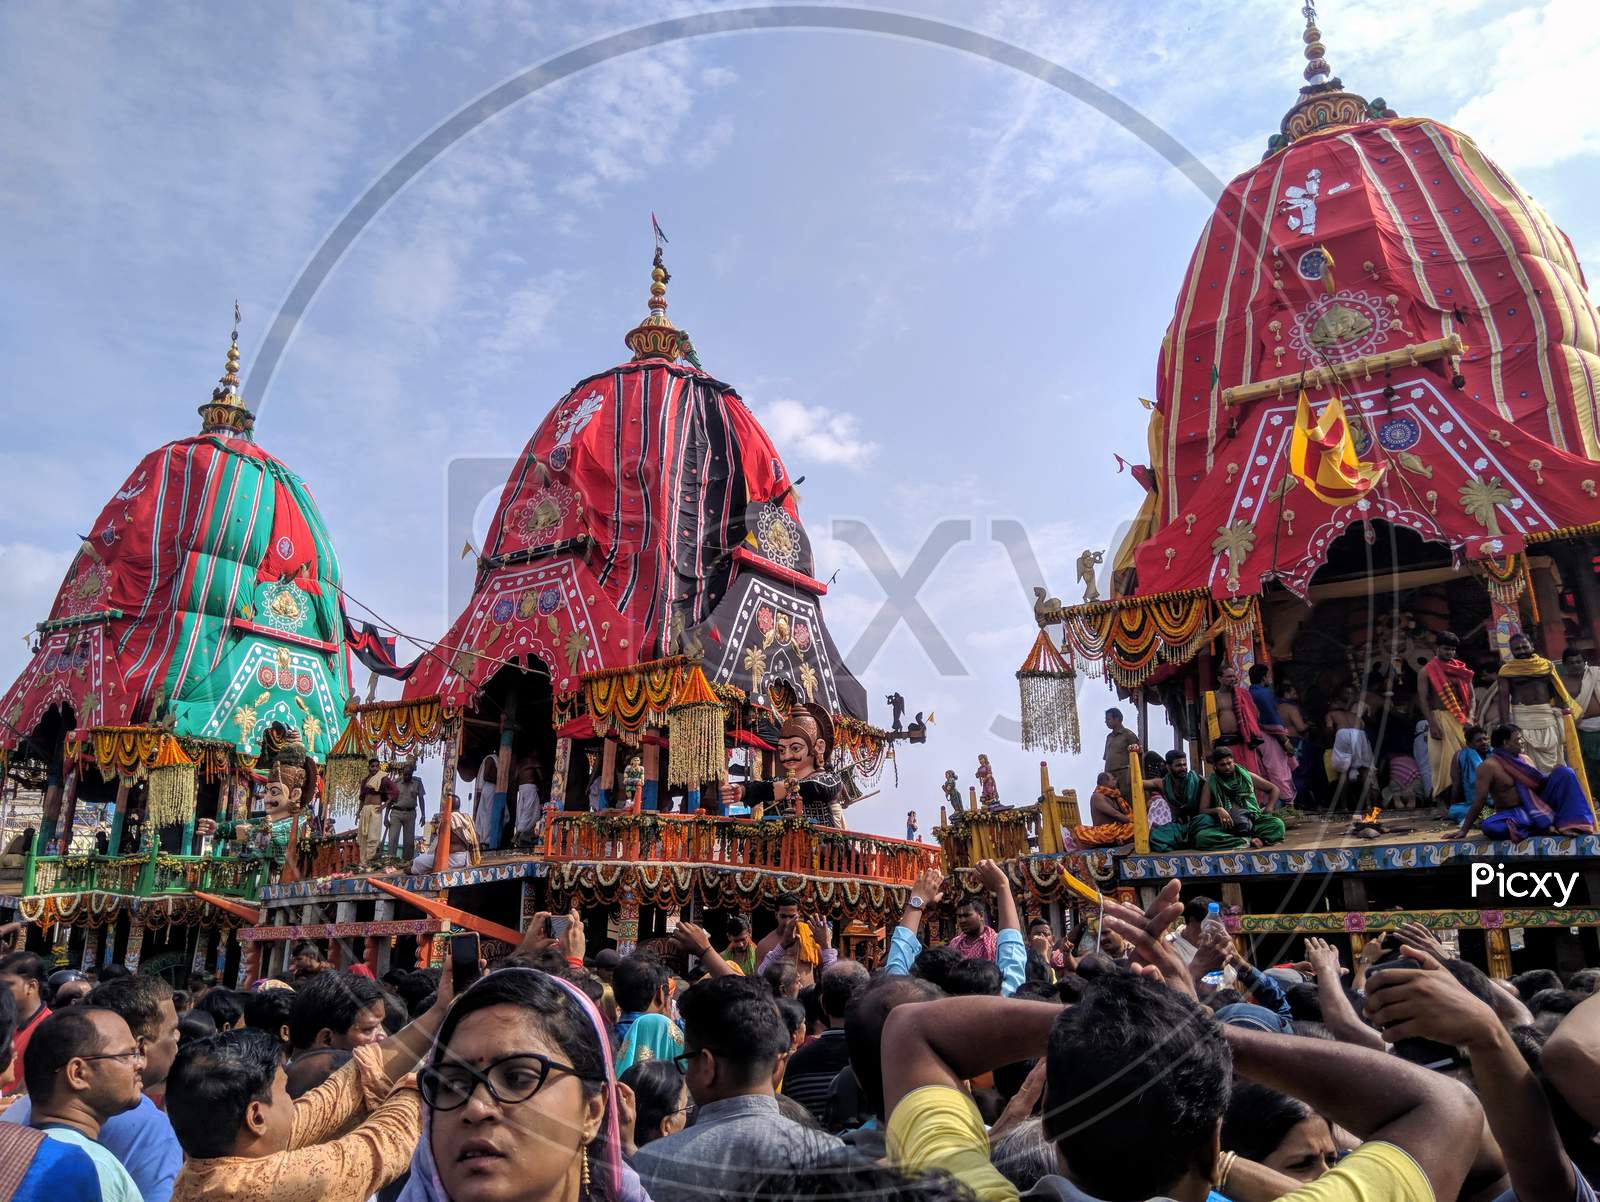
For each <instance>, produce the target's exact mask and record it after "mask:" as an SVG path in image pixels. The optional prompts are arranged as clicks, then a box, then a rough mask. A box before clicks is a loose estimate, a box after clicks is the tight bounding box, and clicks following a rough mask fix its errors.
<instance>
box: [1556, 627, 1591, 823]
mask: <svg viewBox="0 0 1600 1202" xmlns="http://www.w3.org/2000/svg"><path fill="white" fill-rule="evenodd" d="M1561 683H1562V684H1564V685H1566V686H1567V695H1568V696H1569V697H1571V698H1572V699H1573V701H1575V702H1576V703H1577V705H1578V711H1577V712H1578V745H1579V747H1581V748H1582V749H1583V768H1584V771H1585V773H1586V774H1587V775H1588V777H1589V792H1590V793H1591V794H1592V793H1593V792H1594V791H1595V789H1596V788H1597V787H1600V668H1597V667H1595V666H1594V665H1593V664H1591V663H1590V662H1589V661H1588V660H1587V659H1586V658H1584V654H1583V652H1582V651H1580V650H1579V649H1578V648H1576V647H1568V648H1567V649H1566V651H1565V652H1564V653H1563V654H1562V656H1561Z"/></svg>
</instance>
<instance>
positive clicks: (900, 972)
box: [883, 868, 944, 977]
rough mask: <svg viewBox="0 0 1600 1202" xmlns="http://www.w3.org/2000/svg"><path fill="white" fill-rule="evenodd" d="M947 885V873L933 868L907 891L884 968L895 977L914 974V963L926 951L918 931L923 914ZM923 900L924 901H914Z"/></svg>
mask: <svg viewBox="0 0 1600 1202" xmlns="http://www.w3.org/2000/svg"><path fill="white" fill-rule="evenodd" d="M943 887H944V873H943V872H941V871H940V870H939V869H937V868H930V869H928V870H927V871H926V872H924V873H923V874H922V875H921V876H919V877H918V878H917V883H916V884H914V885H912V886H911V892H910V893H908V894H906V906H905V909H903V910H901V911H900V923H899V925H898V926H896V927H895V929H894V931H893V932H892V933H891V934H890V936H889V956H888V959H887V960H885V961H884V965H883V971H884V972H885V973H887V974H888V975H889V976H891V977H905V976H910V975H911V965H912V964H913V963H914V962H915V960H916V958H917V956H918V955H919V954H920V953H921V951H922V941H921V940H920V939H918V938H917V934H918V932H919V931H921V930H922V918H923V914H924V912H925V911H926V909H927V907H929V906H931V905H932V904H933V903H934V902H935V901H937V900H938V899H939V890H940V889H941V888H943ZM914 902H920V903H921V904H920V905H916V904H913V903H914Z"/></svg>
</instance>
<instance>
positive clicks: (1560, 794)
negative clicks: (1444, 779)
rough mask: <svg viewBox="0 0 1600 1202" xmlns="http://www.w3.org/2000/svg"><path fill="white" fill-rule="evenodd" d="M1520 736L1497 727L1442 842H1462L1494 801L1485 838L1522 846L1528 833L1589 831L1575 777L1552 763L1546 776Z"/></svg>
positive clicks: (1590, 817)
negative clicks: (1469, 794)
mask: <svg viewBox="0 0 1600 1202" xmlns="http://www.w3.org/2000/svg"><path fill="white" fill-rule="evenodd" d="M1523 736H1524V732H1523V731H1521V730H1519V729H1518V728H1517V727H1516V725H1514V724H1512V725H1508V726H1500V727H1496V728H1495V732H1494V734H1493V735H1491V736H1490V741H1491V743H1492V744H1493V747H1494V750H1493V751H1491V752H1490V753H1489V758H1488V759H1486V760H1484V761H1483V763H1482V764H1480V765H1479V766H1478V773H1477V784H1476V787H1475V788H1474V790H1473V798H1472V800H1471V802H1470V803H1469V804H1468V806H1467V814H1466V817H1465V819H1463V821H1462V823H1461V829H1459V830H1455V831H1452V832H1450V834H1448V835H1446V836H1445V838H1446V839H1464V838H1466V837H1467V835H1468V834H1469V833H1470V832H1471V831H1472V824H1473V823H1474V822H1475V821H1476V820H1477V817H1478V814H1479V813H1480V812H1481V811H1482V810H1483V805H1484V802H1486V801H1490V800H1492V801H1493V802H1494V812H1493V813H1491V814H1490V815H1489V816H1488V817H1487V818H1485V819H1484V820H1483V833H1484V834H1485V835H1487V836H1488V837H1489V838H1490V839H1497V840H1498V839H1509V840H1510V841H1512V842H1514V843H1518V842H1521V841H1522V840H1523V839H1526V838H1528V837H1530V836H1532V835H1585V834H1592V833H1593V832H1594V808H1593V806H1592V805H1591V804H1590V802H1589V798H1588V797H1587V796H1585V794H1584V790H1583V787H1582V784H1581V783H1580V780H1579V777H1578V775H1577V773H1575V772H1573V770H1572V769H1571V768H1568V767H1567V766H1566V765H1564V764H1561V765H1557V766H1556V767H1555V768H1553V769H1551V770H1550V771H1549V772H1548V773H1546V772H1540V771H1539V770H1538V769H1537V768H1535V767H1534V766H1533V765H1532V764H1530V763H1529V762H1528V757H1527V744H1526V742H1525V740H1524V737H1523Z"/></svg>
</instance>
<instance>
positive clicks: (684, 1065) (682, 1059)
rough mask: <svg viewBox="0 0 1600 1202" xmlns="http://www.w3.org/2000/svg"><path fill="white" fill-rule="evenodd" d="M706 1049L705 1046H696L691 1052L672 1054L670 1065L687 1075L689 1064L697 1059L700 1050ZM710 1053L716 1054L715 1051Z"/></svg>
mask: <svg viewBox="0 0 1600 1202" xmlns="http://www.w3.org/2000/svg"><path fill="white" fill-rule="evenodd" d="M707 1050H708V1049H706V1048H698V1049H696V1050H695V1051H693V1052H685V1053H683V1055H681V1056H674V1057H673V1058H672V1067H673V1068H675V1069H677V1070H678V1072H679V1073H680V1074H682V1075H683V1076H685V1077H687V1076H688V1075H689V1066H690V1065H691V1064H693V1063H694V1062H695V1061H696V1060H697V1059H699V1057H700V1053H701V1052H704V1051H707ZM711 1054H712V1055H713V1056H714V1055H716V1053H715V1052H712V1053H711Z"/></svg>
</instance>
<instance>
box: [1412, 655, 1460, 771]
mask: <svg viewBox="0 0 1600 1202" xmlns="http://www.w3.org/2000/svg"><path fill="white" fill-rule="evenodd" d="M1436 644H1437V647H1438V654H1436V655H1435V656H1434V657H1433V658H1432V659H1430V660H1429V661H1428V662H1427V663H1426V664H1424V665H1423V668H1422V671H1421V672H1419V673H1417V712H1418V713H1421V714H1423V715H1425V716H1426V717H1427V720H1428V770H1429V779H1430V780H1431V781H1432V782H1433V795H1434V796H1435V797H1437V796H1438V795H1439V794H1441V793H1443V794H1446V795H1448V794H1449V792H1450V786H1451V783H1452V777H1451V769H1452V768H1453V767H1454V766H1455V762H1456V757H1457V756H1458V755H1460V754H1461V750H1462V748H1464V747H1465V746H1466V745H1467V739H1466V729H1467V727H1468V726H1470V725H1471V724H1472V723H1471V714H1470V709H1469V707H1470V706H1471V705H1472V669H1471V668H1469V667H1467V665H1466V664H1464V663H1462V662H1461V660H1459V659H1458V658H1457V653H1458V652H1459V651H1460V648H1461V640H1460V639H1458V638H1457V637H1456V636H1455V635H1453V634H1451V633H1450V632H1449V631H1448V630H1446V631H1444V632H1443V633H1441V634H1440V635H1439V637H1438V639H1437V640H1436Z"/></svg>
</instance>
